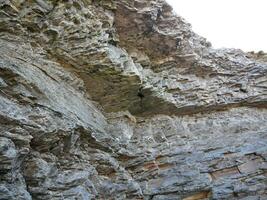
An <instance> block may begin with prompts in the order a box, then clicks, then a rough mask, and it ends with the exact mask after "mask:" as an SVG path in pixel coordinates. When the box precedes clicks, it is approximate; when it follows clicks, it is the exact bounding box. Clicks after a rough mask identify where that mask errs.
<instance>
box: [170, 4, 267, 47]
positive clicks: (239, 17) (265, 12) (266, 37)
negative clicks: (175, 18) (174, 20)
mask: <svg viewBox="0 0 267 200" xmlns="http://www.w3.org/2000/svg"><path fill="white" fill-rule="evenodd" d="M167 2H169V4H170V5H172V7H173V8H174V11H175V12H176V13H177V14H178V15H180V16H182V17H183V18H185V19H186V20H187V22H189V23H190V24H192V27H193V30H194V31H195V32H196V33H197V34H199V35H201V36H203V37H205V38H207V39H208V41H210V42H211V43H212V45H213V47H215V48H221V47H228V48H240V49H242V50H244V51H260V50H263V51H265V52H267V0H167Z"/></svg>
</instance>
